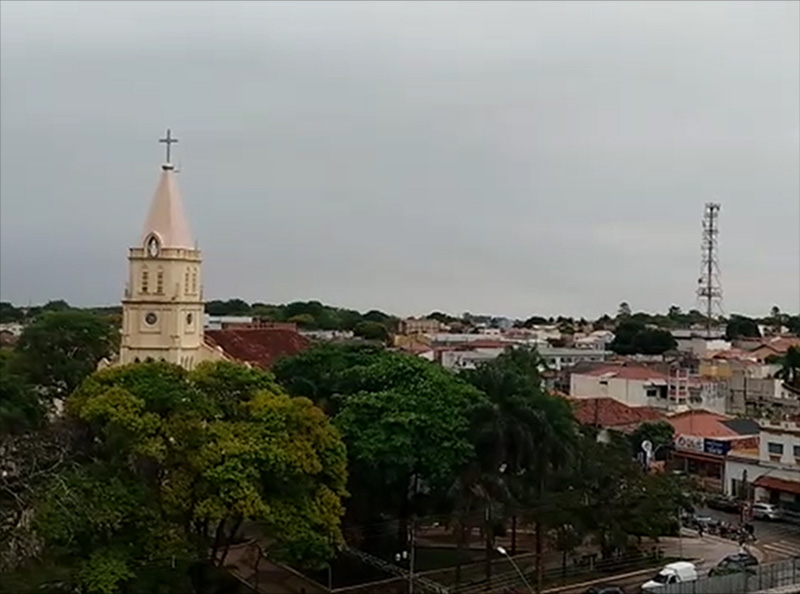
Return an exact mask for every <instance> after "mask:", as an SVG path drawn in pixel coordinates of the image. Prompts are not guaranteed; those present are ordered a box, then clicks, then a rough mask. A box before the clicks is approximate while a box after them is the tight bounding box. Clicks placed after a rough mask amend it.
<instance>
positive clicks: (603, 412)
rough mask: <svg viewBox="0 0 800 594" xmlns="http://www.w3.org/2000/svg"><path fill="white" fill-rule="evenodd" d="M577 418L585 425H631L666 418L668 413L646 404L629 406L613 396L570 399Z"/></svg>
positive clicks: (619, 426)
mask: <svg viewBox="0 0 800 594" xmlns="http://www.w3.org/2000/svg"><path fill="white" fill-rule="evenodd" d="M570 401H571V403H572V407H573V410H574V411H575V418H576V419H577V420H578V422H580V423H582V424H584V425H595V424H596V425H599V426H601V427H617V428H621V427H631V426H638V425H640V424H641V423H645V422H647V421H659V420H662V419H666V415H665V414H664V413H663V412H661V411H659V410H656V409H654V408H650V407H646V406H638V407H637V406H628V405H627V404H623V403H622V402H619V401H618V400H614V399H613V398H574V399H570Z"/></svg>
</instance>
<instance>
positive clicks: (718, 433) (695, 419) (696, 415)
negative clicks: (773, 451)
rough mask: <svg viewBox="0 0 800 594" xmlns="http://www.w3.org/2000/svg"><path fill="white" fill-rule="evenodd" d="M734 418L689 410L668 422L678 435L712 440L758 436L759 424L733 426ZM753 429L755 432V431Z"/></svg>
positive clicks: (672, 417)
mask: <svg viewBox="0 0 800 594" xmlns="http://www.w3.org/2000/svg"><path fill="white" fill-rule="evenodd" d="M733 420H734V419H733V418H732V417H729V416H726V415H722V414H719V413H714V412H711V411H707V410H689V411H685V412H682V413H677V414H674V415H671V416H670V417H669V418H668V419H667V421H668V422H669V424H670V425H672V426H673V427H674V428H675V434H676V435H700V436H703V437H711V438H715V437H716V438H725V437H741V436H743V435H758V433H759V431H758V424H757V423H753V426H754V427H748V426H746V425H744V424H742V425H737V424H733V426H731V423H730V421H733ZM753 428H755V430H754V431H753Z"/></svg>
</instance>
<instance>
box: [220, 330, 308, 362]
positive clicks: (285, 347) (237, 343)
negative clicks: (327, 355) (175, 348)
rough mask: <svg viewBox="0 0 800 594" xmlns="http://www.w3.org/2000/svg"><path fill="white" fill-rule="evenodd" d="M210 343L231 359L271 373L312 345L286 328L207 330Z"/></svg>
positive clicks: (300, 335) (306, 339) (303, 337)
mask: <svg viewBox="0 0 800 594" xmlns="http://www.w3.org/2000/svg"><path fill="white" fill-rule="evenodd" d="M205 338H206V341H207V342H209V343H210V344H211V346H219V347H221V348H222V350H223V351H224V352H225V354H227V355H228V356H230V357H232V358H234V359H237V360H239V361H243V362H246V363H250V364H251V365H254V366H256V367H261V368H263V369H269V368H270V367H272V366H273V365H274V364H275V362H276V361H277V360H278V359H280V358H282V357H290V356H292V355H296V354H298V353H300V352H302V351H304V350H306V349H308V348H309V347H311V345H312V342H311V340H310V339H308V338H307V337H305V336H303V335H302V334H300V333H298V332H296V331H294V330H286V329H283V328H229V329H225V330H206V332H205Z"/></svg>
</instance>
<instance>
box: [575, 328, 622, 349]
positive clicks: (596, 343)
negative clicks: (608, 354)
mask: <svg viewBox="0 0 800 594" xmlns="http://www.w3.org/2000/svg"><path fill="white" fill-rule="evenodd" d="M613 340H614V333H613V332H611V331H610V330H595V331H594V332H591V333H589V334H586V335H585V336H580V335H576V336H574V337H573V340H572V345H573V346H574V347H575V348H576V349H591V350H596V351H605V350H608V345H610V344H611V343H612V342H613Z"/></svg>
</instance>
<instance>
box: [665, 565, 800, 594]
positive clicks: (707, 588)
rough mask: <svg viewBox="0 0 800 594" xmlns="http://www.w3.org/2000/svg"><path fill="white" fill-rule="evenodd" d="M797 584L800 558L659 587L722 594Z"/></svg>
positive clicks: (675, 592) (671, 592)
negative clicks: (745, 570)
mask: <svg viewBox="0 0 800 594" xmlns="http://www.w3.org/2000/svg"><path fill="white" fill-rule="evenodd" d="M792 584H797V585H798V591H800V557H795V558H793V559H784V560H783V561H778V562H777V563H770V564H769V565H760V566H758V567H756V568H754V569H751V570H749V571H747V572H741V573H734V574H730V575H721V576H717V577H709V578H705V579H700V580H697V581H695V582H686V583H683V584H671V585H669V586H664V587H661V588H659V589H658V594H720V593H722V592H737V593H740V594H756V593H757V592H763V591H765V590H772V589H774V588H781V587H784V586H790V585H792Z"/></svg>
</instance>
